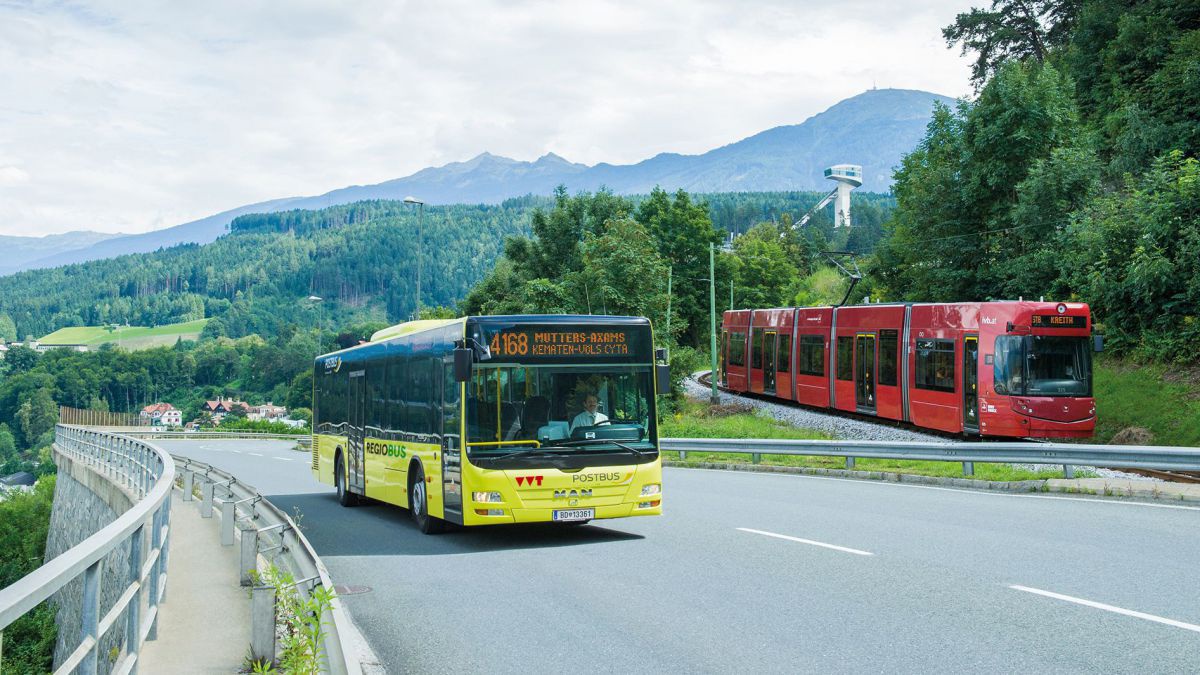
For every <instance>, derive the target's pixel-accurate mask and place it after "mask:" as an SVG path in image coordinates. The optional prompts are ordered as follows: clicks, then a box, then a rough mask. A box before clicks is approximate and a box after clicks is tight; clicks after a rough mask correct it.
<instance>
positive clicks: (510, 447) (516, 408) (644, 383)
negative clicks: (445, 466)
mask: <svg viewBox="0 0 1200 675" xmlns="http://www.w3.org/2000/svg"><path fill="white" fill-rule="evenodd" d="M466 405H467V448H468V456H469V457H472V458H487V457H499V456H501V455H505V454H509V453H512V452H515V451H518V450H521V449H523V448H524V449H528V448H533V447H536V446H541V447H553V448H554V449H555V452H556V453H557V452H561V453H572V454H575V453H578V454H587V453H595V452H601V451H602V452H613V451H628V450H632V451H635V452H636V451H639V450H641V449H651V450H652V449H653V448H654V445H653V439H654V438H655V413H654V389H653V379H652V377H651V371H650V368H649V366H647V365H636V366H635V365H565V364H564V365H544V366H543V365H524V364H522V365H514V364H498V365H496V366H488V365H480V366H477V367H476V368H475V370H474V372H473V376H472V379H471V381H470V382H468V383H467V401H466Z"/></svg>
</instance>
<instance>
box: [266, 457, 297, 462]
mask: <svg viewBox="0 0 1200 675" xmlns="http://www.w3.org/2000/svg"><path fill="white" fill-rule="evenodd" d="M271 459H281V460H283V461H285V462H290V461H292V460H293V459H295V457H272V458H271Z"/></svg>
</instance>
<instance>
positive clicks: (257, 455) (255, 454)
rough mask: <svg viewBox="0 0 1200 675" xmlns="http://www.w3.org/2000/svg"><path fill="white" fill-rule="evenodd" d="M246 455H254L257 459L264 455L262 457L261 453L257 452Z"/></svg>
mask: <svg viewBox="0 0 1200 675" xmlns="http://www.w3.org/2000/svg"><path fill="white" fill-rule="evenodd" d="M246 454H248V455H254V456H255V457H262V455H261V454H259V453H257V452H248V453H246Z"/></svg>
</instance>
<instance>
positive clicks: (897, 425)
mask: <svg viewBox="0 0 1200 675" xmlns="http://www.w3.org/2000/svg"><path fill="white" fill-rule="evenodd" d="M696 381H697V382H699V383H700V384H701V385H702V386H704V387H712V373H711V372H705V373H704V374H702V375H700V376H699V377H697V378H696ZM717 389H719V390H720V391H721V392H723V393H726V394H729V395H730V396H737V397H739V398H746V399H752V400H755V401H765V402H767V403H775V404H777V405H782V406H787V407H790V408H798V409H800V410H804V411H807V412H811V413H816V414H818V415H827V416H829V417H840V418H842V419H848V420H855V421H858V422H866V423H868V424H874V425H876V426H879V427H885V428H888V429H901V430H904V431H911V432H914V433H919V434H925V435H928V436H935V437H937V438H945V439H947V440H952V441H960V442H962V441H978V440H980V439H979V437H977V436H966V435H963V434H954V433H948V432H945V431H939V430H937V429H928V428H925V427H917V426H913V425H912V424H908V423H905V422H900V421H897V420H889V419H882V418H879V417H875V416H873V415H862V414H859V413H853V412H849V411H846V410H832V409H830V408H817V407H813V406H807V405H804V404H803V403H797V402H795V401H789V400H787V399H782V398H776V397H774V396H766V395H763V394H755V393H753V392H741V391H734V390H732V389H729V388H728V387H724V386H722V385H721V384H719V383H718V384H717ZM1029 440H1032V439H1029Z"/></svg>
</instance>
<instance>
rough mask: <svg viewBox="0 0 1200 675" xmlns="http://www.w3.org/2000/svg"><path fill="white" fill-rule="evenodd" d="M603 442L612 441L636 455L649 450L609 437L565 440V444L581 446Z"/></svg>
mask: <svg viewBox="0 0 1200 675" xmlns="http://www.w3.org/2000/svg"><path fill="white" fill-rule="evenodd" d="M601 443H611V444H613V445H615V446H617V447H618V448H621V449H622V450H628V451H629V452H632V453H633V454H635V455H645V454H646V453H647V452H648V451H647V450H638V449H637V448H635V447H633V446H631V445H625V444H624V443H622V442H620V441H614V440H612V439H609V438H584V439H580V440H577V441H564V442H563V446H568V447H575V446H579V445H599V444H601Z"/></svg>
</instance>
